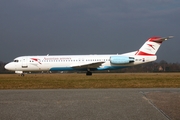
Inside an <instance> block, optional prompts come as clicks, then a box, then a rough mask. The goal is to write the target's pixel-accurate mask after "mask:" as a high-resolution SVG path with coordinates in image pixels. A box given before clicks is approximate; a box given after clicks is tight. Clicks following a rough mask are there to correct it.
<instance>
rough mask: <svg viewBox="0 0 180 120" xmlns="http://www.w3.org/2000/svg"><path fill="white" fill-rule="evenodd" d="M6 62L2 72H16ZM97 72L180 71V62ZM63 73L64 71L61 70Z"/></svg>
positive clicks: (152, 63)
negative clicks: (9, 69) (6, 67)
mask: <svg viewBox="0 0 180 120" xmlns="http://www.w3.org/2000/svg"><path fill="white" fill-rule="evenodd" d="M5 64H6V63H4V62H2V61H0V74H4V73H14V72H12V71H7V70H5V68H4V66H5ZM97 72H112V73H117V72H120V73H128V72H180V63H168V62H166V61H164V60H162V61H160V62H150V63H146V64H141V65H137V66H132V67H127V68H124V69H119V70H111V71H97ZM60 73H62V72H60Z"/></svg>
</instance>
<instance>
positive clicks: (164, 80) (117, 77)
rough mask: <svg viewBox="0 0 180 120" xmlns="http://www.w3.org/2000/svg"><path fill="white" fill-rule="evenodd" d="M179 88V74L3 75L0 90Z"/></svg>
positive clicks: (0, 76)
mask: <svg viewBox="0 0 180 120" xmlns="http://www.w3.org/2000/svg"><path fill="white" fill-rule="evenodd" d="M59 88H62V89H73V88H77V89H78V88H80V89H81V88H180V73H111V74H105V73H104V74H103V73H102V74H93V75H92V76H86V75H85V74H74V73H73V74H27V75H25V76H24V77H21V76H19V75H17V74H3V75H0V89H59Z"/></svg>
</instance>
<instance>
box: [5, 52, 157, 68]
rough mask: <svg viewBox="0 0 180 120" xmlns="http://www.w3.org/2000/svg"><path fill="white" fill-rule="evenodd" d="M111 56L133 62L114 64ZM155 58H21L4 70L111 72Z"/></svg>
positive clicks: (91, 56)
mask: <svg viewBox="0 0 180 120" xmlns="http://www.w3.org/2000/svg"><path fill="white" fill-rule="evenodd" d="M112 56H113V57H121V58H122V56H123V57H124V56H127V57H133V58H134V59H133V60H134V61H133V62H129V63H119V64H114V63H112V62H111V60H110V58H111V57H112ZM156 58H157V57H156V56H137V55H130V56H129V55H128V54H122V55H117V54H111V55H53V56H21V57H17V58H15V59H14V61H13V62H10V63H8V64H7V65H6V66H5V68H6V69H8V70H12V71H70V70H80V71H87V69H90V70H113V69H120V68H124V67H128V66H133V65H138V64H143V63H147V62H152V61H155V60H156Z"/></svg>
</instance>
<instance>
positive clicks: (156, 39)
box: [149, 36, 174, 43]
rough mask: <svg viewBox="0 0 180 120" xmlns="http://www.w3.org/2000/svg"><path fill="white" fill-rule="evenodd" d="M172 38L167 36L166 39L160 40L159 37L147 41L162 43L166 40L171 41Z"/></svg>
mask: <svg viewBox="0 0 180 120" xmlns="http://www.w3.org/2000/svg"><path fill="white" fill-rule="evenodd" d="M173 37H174V36H168V37H164V38H160V37H157V38H154V39H151V38H150V39H149V41H152V42H157V43H162V42H163V41H165V40H168V39H171V38H173Z"/></svg>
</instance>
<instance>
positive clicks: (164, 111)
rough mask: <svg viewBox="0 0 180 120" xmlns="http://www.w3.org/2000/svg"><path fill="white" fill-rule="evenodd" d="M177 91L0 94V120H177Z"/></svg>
mask: <svg viewBox="0 0 180 120" xmlns="http://www.w3.org/2000/svg"><path fill="white" fill-rule="evenodd" d="M179 111H180V88H155V89H154V88H153V89H152V88H144V89H137V88H136V89H37V90H36V89H35V90H0V119H1V120H171V119H172V120H177V119H180V114H179Z"/></svg>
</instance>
